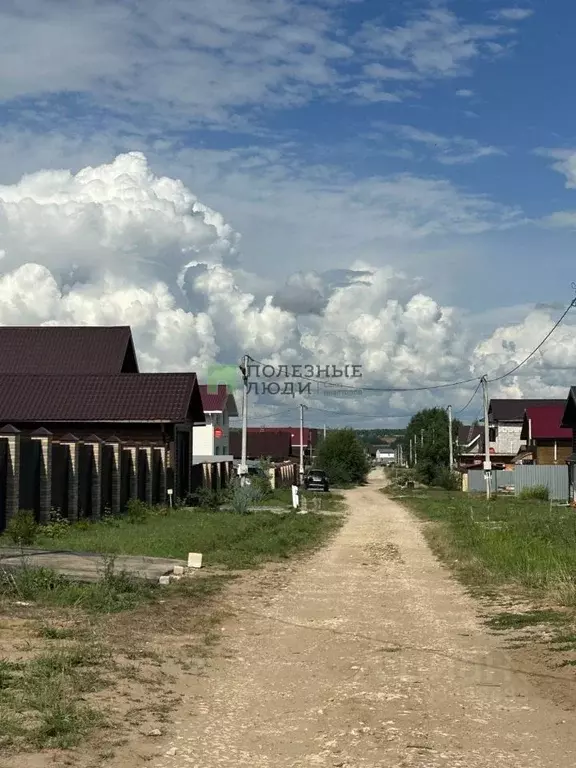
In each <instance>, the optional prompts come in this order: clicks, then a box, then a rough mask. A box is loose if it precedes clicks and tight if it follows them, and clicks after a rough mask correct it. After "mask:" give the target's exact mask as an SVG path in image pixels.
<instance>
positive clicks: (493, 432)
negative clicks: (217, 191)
mask: <svg viewBox="0 0 576 768" xmlns="http://www.w3.org/2000/svg"><path fill="white" fill-rule="evenodd" d="M488 439H489V440H490V442H491V443H495V442H496V427H489V428H488Z"/></svg>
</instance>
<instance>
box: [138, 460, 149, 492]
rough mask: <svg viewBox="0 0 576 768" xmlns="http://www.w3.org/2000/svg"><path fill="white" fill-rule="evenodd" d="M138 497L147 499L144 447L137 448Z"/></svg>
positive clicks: (146, 470)
mask: <svg viewBox="0 0 576 768" xmlns="http://www.w3.org/2000/svg"><path fill="white" fill-rule="evenodd" d="M137 455H138V498H139V499H140V501H147V498H146V483H147V481H148V472H149V469H148V457H147V455H146V449H145V448H139V449H138V454H137Z"/></svg>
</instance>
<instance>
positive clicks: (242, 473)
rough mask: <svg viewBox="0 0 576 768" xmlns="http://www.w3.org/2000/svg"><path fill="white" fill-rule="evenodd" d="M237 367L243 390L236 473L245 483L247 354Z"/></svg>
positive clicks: (246, 460) (246, 462)
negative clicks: (240, 375) (239, 371)
mask: <svg viewBox="0 0 576 768" xmlns="http://www.w3.org/2000/svg"><path fill="white" fill-rule="evenodd" d="M239 368H240V370H241V371H242V382H243V384H244V390H243V392H242V458H241V459H240V466H239V467H238V474H239V475H240V483H241V484H242V485H245V484H246V475H247V474H248V459H247V454H248V355H244V357H243V359H242V363H241V364H240V365H239Z"/></svg>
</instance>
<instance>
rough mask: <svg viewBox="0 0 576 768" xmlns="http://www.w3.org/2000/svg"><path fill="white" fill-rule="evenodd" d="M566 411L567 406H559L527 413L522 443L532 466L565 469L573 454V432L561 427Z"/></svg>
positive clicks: (541, 408)
mask: <svg viewBox="0 0 576 768" xmlns="http://www.w3.org/2000/svg"><path fill="white" fill-rule="evenodd" d="M564 411H565V405H564V404H561V405H558V404H556V403H554V404H551V405H538V406H532V407H529V408H526V410H525V411H524V421H523V423H522V431H521V433H520V439H521V440H522V441H524V442H525V444H526V454H528V455H529V456H531V460H532V463H533V464H560V465H564V464H565V463H566V459H567V458H568V457H569V456H570V454H571V453H572V429H571V428H569V427H565V426H562V420H563V417H564ZM524 463H525V462H524Z"/></svg>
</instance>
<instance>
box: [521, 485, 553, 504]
mask: <svg viewBox="0 0 576 768" xmlns="http://www.w3.org/2000/svg"><path fill="white" fill-rule="evenodd" d="M518 497H519V498H520V499H538V500H539V501H548V499H549V498H550V494H549V492H548V488H547V487H546V486H545V485H533V486H531V487H530V488H523V489H522V490H521V491H520V493H519V494H518Z"/></svg>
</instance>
